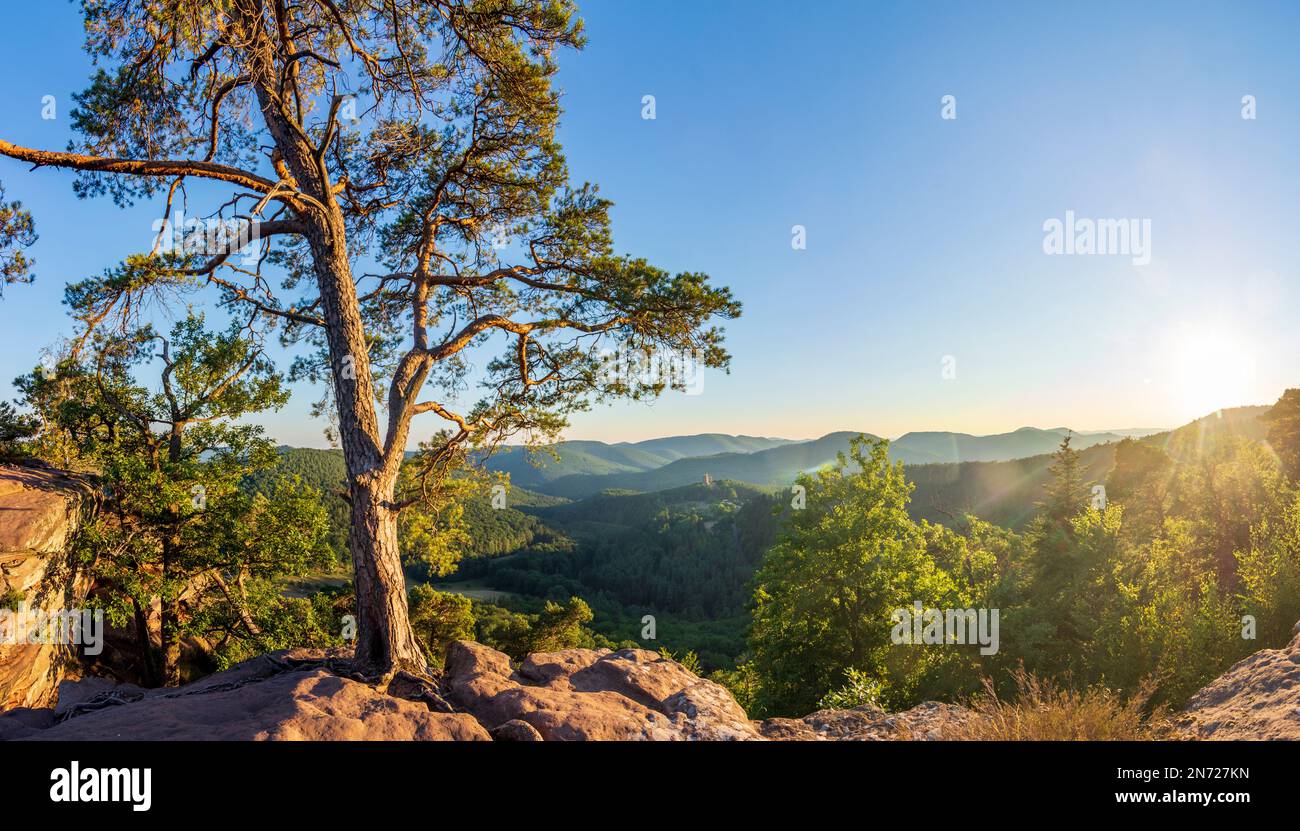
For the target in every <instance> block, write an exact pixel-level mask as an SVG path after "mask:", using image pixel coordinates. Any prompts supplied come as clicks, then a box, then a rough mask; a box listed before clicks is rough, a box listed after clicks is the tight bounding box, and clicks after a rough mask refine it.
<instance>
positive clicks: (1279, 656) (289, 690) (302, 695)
mask: <svg viewBox="0 0 1300 831" xmlns="http://www.w3.org/2000/svg"><path fill="white" fill-rule="evenodd" d="M345 659H346V655H345V654H343V653H341V652H336V653H324V652H320V651H307V650H289V651H281V652H275V653H271V654H268V655H263V656H261V657H258V658H254V659H252V660H250V661H245V662H244V663H242V664H239V665H237V666H235V667H233V668H231V669H229V670H226V671H225V672H220V673H217V674H215V675H211V676H209V677H207V678H204V679H202V680H200V681H197V682H195V683H193V684H189V685H187V686H184V687H180V688H176V689H155V690H145V689H141V688H139V687H135V686H132V685H129V684H113V683H110V682H108V681H105V680H103V679H97V678H88V679H85V680H82V681H64V682H63V683H62V684H60V686H59V701H58V705H57V706H56V707H53V708H32V707H27V708H19V709H15V710H11V711H10V712H8V713H5V714H3V715H0V739H18V740H36V741H40V740H155V739H191V740H192V739H214V740H250V739H252V740H301V739H324V740H406V741H412V740H414V741H487V740H497V741H591V740H624V741H626V740H638V741H644V740H653V741H681V740H687V741H700V740H704V741H737V740H739V741H747V740H757V741H764V740H775V741H880V740H927V739H949V738H953V737H954V736H956V735H958V734H959V732H960V728H961V727H963V726H964V725H966V724H967V723H968V721H969V720H970V719H971V718H972V717H973V716H972V714H971V712H970V711H969V710H967V709H966V708H964V707H960V706H956V705H951V704H940V703H935V702H927V703H925V704H921V705H918V706H916V707H913V708H912V709H910V710H906V711H903V712H899V713H886V712H884V711H883V710H880V709H878V708H875V707H860V708H856V709H852V710H821V711H818V712H816V713H813V714H811V715H809V716H805V717H804V718H802V719H788V718H773V719H768V720H766V721H751V720H749V719H748V717H747V716H746V715H745V712H744V710H743V709H741V707H740V706H739V705H738V704H737V703H736V701H735V700H734V699H733V698H732V697H731V695H730V694H729V693H728V692H727V691H726V690H725V689H723V688H722V687H720V686H719V685H717V684H715V683H713V682H711V681H709V680H707V679H703V678H700V677H698V676H696V675H695V674H694V673H692V672H690V671H689V670H687V669H686V668H685V667H683V666H681V665H680V664H678V663H676V662H674V661H672V660H669V659H666V658H664V657H662V656H661V655H659V654H658V653H655V652H649V651H646V650H640V649H624V650H620V651H618V652H610V651H608V650H590V649H568V650H563V651H560V652H551V653H544V654H536V655H531V656H529V657H528V658H527V659H526V660H525V661H523V663H521V664H520V665H519V666H518V667H517V668H516V667H514V666H513V665H512V663H511V661H510V660H509V658H507V657H506V656H505V655H504V654H502V653H500V652H497V651H496V650H493V649H490V648H488V647H486V646H483V645H481V644H477V643H472V642H468V641H457V642H455V643H453V644H451V646H450V648H449V649H448V653H447V662H446V670H445V671H444V673H443V675H442V676H441V677H440V678H438V679H435V680H432V681H431V680H427V679H420V678H416V677H414V676H410V675H404V674H399V675H398V676H397V677H396V678H394V679H390V680H389V681H388V682H387V683H385V684H376V683H374V682H373V681H371V680H367V679H362V678H358V677H355V676H351V675H349V674H348V665H347V662H346V660H345ZM1297 681H1300V636H1298V637H1297V638H1296V640H1295V641H1292V643H1291V644H1290V645H1289V646H1288V647H1287V648H1286V649H1280V650H1265V651H1263V652H1260V653H1257V654H1256V655H1254V656H1252V657H1251V658H1248V659H1246V660H1244V661H1241V662H1240V663H1238V664H1236V665H1235V666H1233V667H1232V668H1231V669H1230V670H1229V671H1228V672H1227V673H1225V674H1224V675H1223V676H1222V677H1220V678H1219V679H1217V680H1216V681H1214V682H1213V683H1212V684H1210V685H1209V686H1208V687H1206V688H1205V689H1204V690H1202V691H1201V692H1200V693H1198V694H1197V695H1196V697H1194V698H1193V699H1192V702H1191V704H1190V705H1189V707H1188V709H1187V712H1186V713H1185V714H1184V716H1183V729H1184V730H1186V731H1187V733H1188V734H1190V735H1192V736H1198V737H1201V738H1208V739H1274V738H1277V739H1284V738H1289V739H1296V738H1300V686H1297Z"/></svg>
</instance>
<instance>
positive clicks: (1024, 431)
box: [488, 427, 1162, 499]
mask: <svg viewBox="0 0 1300 831" xmlns="http://www.w3.org/2000/svg"><path fill="white" fill-rule="evenodd" d="M1158 432H1162V431H1157V430H1151V429H1144V428H1136V429H1128V430H1113V431H1102V432H1084V433H1078V432H1073V431H1071V430H1070V429H1068V428H1064V427H1058V428H1053V429H1049V430H1043V429H1039V428H1036V427H1022V428H1020V429H1019V430H1015V431H1013V432H1010V433H999V434H995V435H990V436H974V435H970V434H968V433H953V432H941V431H924V432H912V433H907V434H905V435H903V436H900V437H899V438H897V439H895V440H894V441H892V442H890V447H889V455H890V458H892V459H894V460H895V461H901V462H903V463H904V464H906V465H929V464H960V463H963V462H1005V461H1011V460H1013V459H1025V458H1031V457H1034V456H1041V455H1044V454H1047V453H1051V452H1052V451H1054V450H1056V448H1057V447H1058V446H1059V445H1060V443H1061V439H1062V438H1064V437H1065V436H1066V435H1067V434H1070V435H1072V436H1073V439H1072V441H1071V446H1072V447H1074V448H1075V449H1076V450H1085V449H1087V448H1090V447H1094V446H1097V445H1102V444H1110V443H1113V442H1117V441H1122V440H1123V439H1125V438H1127V437H1130V436H1139V437H1140V436H1148V435H1152V434H1154V433H1158ZM857 435H859V433H858V432H855V431H849V430H845V431H840V432H835V433H829V434H827V435H825V436H822V437H821V438H817V439H813V440H811V441H788V440H784V439H753V438H752V437H743V436H735V437H719V436H718V434H709V436H711V437H712V438H713V440H712V441H711V442H710V443H707V444H704V445H703V446H702V447H703V449H710V448H713V447H717V446H721V445H723V444H725V442H721V441H719V440H718V439H719V438H731V439H734V440H735V442H738V443H741V444H743V445H744V446H746V447H749V448H754V449H746V450H740V451H736V450H731V451H721V452H713V453H708V454H705V453H701V454H697V455H684V456H681V457H679V458H676V459H674V460H671V461H669V462H667V463H663V464H657V465H656V464H649V465H647V464H646V461H647V460H646V459H645V456H644V455H639V456H638V457H637V458H636V459H635V460H633V459H631V458H628V457H624V458H621V459H618V460H617V461H615V460H613V459H612V458H611V454H612V453H613V452H614V451H627V452H631V451H634V450H635V451H641V453H642V454H644V453H647V452H652V451H653V450H657V451H658V453H657V454H655V455H659V456H660V457H661V458H662V457H663V456H664V455H666V454H665V453H664V451H663V450H662V449H660V448H661V447H663V445H656V444H655V443H667V446H674V445H673V443H674V442H678V444H677V445H675V446H676V447H677V448H678V449H680V448H681V447H682V446H684V445H683V444H681V443H680V442H681V439H680V438H667V439H651V440H650V441H649V442H639V443H636V444H630V445H605V444H602V443H601V442H565V443H562V444H560V445H557V452H559V454H560V457H561V458H560V461H559V462H555V461H554V460H553V459H547V458H545V457H544V455H543V457H542V459H541V461H542V467H541V468H537V467H533V466H532V465H528V463H527V461H526V456H527V454H526V453H523V452H522V451H521V450H518V449H515V448H511V450H512V451H514V452H513V453H510V454H508V455H507V456H506V458H505V459H504V460H502V459H501V457H500V455H498V456H497V457H494V458H492V459H490V460H489V461H488V467H489V469H493V470H502V471H505V472H509V473H510V474H511V478H512V481H515V482H517V483H518V484H520V485H521V486H523V487H527V488H530V489H532V490H537V491H541V492H542V493H549V494H552V495H555V496H563V497H566V498H568V499H581V498H583V497H586V496H590V495H592V494H595V493H599V492H601V491H604V490H609V489H618V490H635V491H645V492H649V491H659V490H664V489H666V488H676V487H681V486H683V485H689V484H692V483H695V482H700V481H702V480H703V478H704V476H705V475H708V476H710V477H712V478H713V479H715V480H720V479H729V480H733V481H736V482H747V483H750V484H754V485H760V486H785V485H788V484H790V483H791V482H793V481H794V478H795V477H796V476H798V474H799V473H801V472H805V471H811V470H816V469H818V468H820V467H823V466H825V465H827V464H831V463H833V462H834V461H835V458H836V454H838V453H844V452H847V451H848V448H849V443H850V441H851V440H852V439H853V437H854V436H857ZM863 435H867V436H868V437H871V438H876V436H874V435H872V434H870V433H864V434H863ZM682 438H687V439H699V438H702V437H682ZM764 442H773V443H775V442H779V444H776V445H775V446H769V447H766V448H762V447H761V446H758V445H761V444H762V443H764ZM646 445H650V446H651V448H652V450H646V449H645V446H646ZM593 446H595V447H593ZM516 455H517V456H518V457H519V458H511V457H513V456H516ZM593 455H599V456H600V458H601V459H602V460H603V461H601V462H593V461H592V460H591V459H590V458H589V457H591V456H593ZM521 462H522V464H521ZM525 466H526V467H525Z"/></svg>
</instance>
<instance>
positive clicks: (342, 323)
mask: <svg viewBox="0 0 1300 831" xmlns="http://www.w3.org/2000/svg"><path fill="white" fill-rule="evenodd" d="M331 220H332V221H329V222H325V223H311V230H310V231H309V232H308V235H307V236H308V241H309V243H310V244H311V248H312V253H313V255H314V259H315V272H316V280H317V284H318V287H319V290H320V297H321V311H322V315H323V317H324V318H325V322H326V337H327V339H328V342H329V352H330V360H331V363H332V367H331V368H332V375H333V378H334V394H335V403H336V404H337V406H338V422H339V442H340V444H342V446H343V456H344V459H345V460H346V462H347V471H348V491H349V495H350V497H351V502H352V523H351V534H350V536H349V543H348V545H349V549H350V550H351V553H352V566H353V571H354V574H355V585H356V603H357V643H356V662H357V664H358V665H360V666H361V667H364V668H365V669H367V670H371V671H375V672H380V673H385V672H390V671H393V670H397V669H413V670H424V669H425V668H426V666H427V661H426V660H425V657H424V653H423V650H421V649H420V645H419V642H418V641H417V640H416V637H415V632H414V631H413V630H412V629H411V623H410V618H409V615H408V613H407V603H406V584H405V581H404V579H403V575H402V561H401V552H400V550H399V548H398V544H397V512H396V511H395V510H394V509H393V507H392V506H393V492H394V487H395V485H396V481H397V466H396V464H388V465H385V459H384V452H383V441H382V439H381V433H380V431H379V420H378V415H377V412H376V406H375V398H374V392H373V383H372V380H371V374H370V358H369V355H368V352H367V341H366V337H365V330H364V328H363V326H362V322H361V311H360V307H359V305H358V303H357V295H356V286H355V285H354V283H353V280H352V270H351V264H350V263H349V262H348V258H347V253H346V247H345V245H344V243H343V240H344V229H343V218H342V215H341V214H338V213H336V214H334V215H333V216H332V217H331ZM396 458H397V460H399V461H400V459H401V458H402V453H401V448H399V449H398V451H397V457H396Z"/></svg>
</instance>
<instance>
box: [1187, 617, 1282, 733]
mask: <svg viewBox="0 0 1300 831" xmlns="http://www.w3.org/2000/svg"><path fill="white" fill-rule="evenodd" d="M1179 727H1181V728H1182V729H1183V730H1185V731H1186V732H1187V733H1189V734H1191V736H1192V737H1194V738H1200V739H1228V740H1234V739H1256V740H1258V739H1292V740H1296V739H1300V624H1297V626H1296V636H1295V637H1294V638H1293V639H1292V640H1291V642H1290V643H1289V644H1287V645H1286V646H1285V647H1283V648H1281V649H1263V650H1260V651H1259V652H1256V653H1255V654H1254V655H1251V656H1250V657H1249V658H1246V659H1244V660H1241V661H1238V662H1237V663H1235V664H1233V665H1232V667H1230V668H1229V669H1228V671H1227V672H1225V673H1224V674H1223V675H1220V676H1219V677H1218V678H1216V679H1214V680H1213V681H1211V682H1210V683H1209V684H1208V685H1207V686H1206V687H1204V688H1203V689H1202V690H1201V691H1200V692H1198V693H1196V695H1194V696H1192V697H1191V699H1190V700H1188V702H1187V706H1186V707H1185V708H1184V711H1183V715H1182V717H1181V719H1180V720H1179Z"/></svg>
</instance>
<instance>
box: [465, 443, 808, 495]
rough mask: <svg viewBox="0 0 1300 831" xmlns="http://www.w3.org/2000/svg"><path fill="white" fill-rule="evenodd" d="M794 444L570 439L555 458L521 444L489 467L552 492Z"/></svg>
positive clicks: (526, 485) (523, 484)
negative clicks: (563, 484) (584, 479)
mask: <svg viewBox="0 0 1300 831" xmlns="http://www.w3.org/2000/svg"><path fill="white" fill-rule="evenodd" d="M793 443H794V442H792V441H791V440H790V439H773V438H762V437H757V436H729V435H725V434H722V433H701V434H699V435H695V436H667V437H664V438H658V439H647V440H646V441H640V442H619V443H617V444H606V443H605V442H599V441H565V442H559V443H558V444H556V445H554V446H553V449H554V450H555V455H552V454H551V453H549V452H547V451H545V450H542V451H538V452H534V453H529V451H528V450H527V449H525V448H523V447H519V446H510V447H503V448H500V449H498V450H497V451H496V453H494V454H493V455H492V457H491V458H490V459H488V460H487V465H486V467H487V469H488V470H493V471H498V472H502V473H508V474H510V481H511V484H513V485H517V486H519V487H523V488H531V489H535V490H540V491H543V492H546V485H547V483H549V482H551V481H553V480H556V479H560V478H564V477H568V476H607V475H614V474H624V473H637V472H643V471H649V470H654V469H656V468H660V467H663V466H664V465H667V464H670V463H672V462H675V461H677V460H679V459H684V458H689V457H696V456H712V455H716V454H719V453H724V454H725V453H736V454H746V453H754V452H758V451H763V450H768V449H771V448H775V447H780V446H782V445H787V444H793ZM557 456H558V458H557ZM682 484H686V483H684V482H683V483H682Z"/></svg>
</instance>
